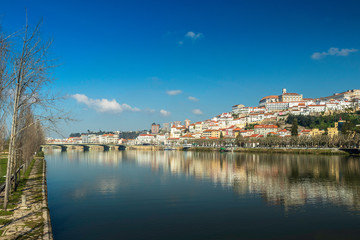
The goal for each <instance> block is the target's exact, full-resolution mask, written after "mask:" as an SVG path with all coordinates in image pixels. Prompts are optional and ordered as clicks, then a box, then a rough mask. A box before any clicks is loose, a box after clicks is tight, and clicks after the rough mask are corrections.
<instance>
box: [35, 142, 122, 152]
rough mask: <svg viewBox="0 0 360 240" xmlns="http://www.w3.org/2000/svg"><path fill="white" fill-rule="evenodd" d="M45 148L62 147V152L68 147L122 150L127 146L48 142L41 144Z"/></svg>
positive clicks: (88, 149)
mask: <svg viewBox="0 0 360 240" xmlns="http://www.w3.org/2000/svg"><path fill="white" fill-rule="evenodd" d="M44 148H61V151H62V152H66V151H67V150H68V149H76V150H83V151H91V150H97V151H98V150H102V151H112V150H115V151H120V150H125V148H126V146H125V145H122V144H113V143H109V144H107V143H47V144H44V145H41V150H42V149H44Z"/></svg>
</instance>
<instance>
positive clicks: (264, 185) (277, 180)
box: [125, 151, 360, 210]
mask: <svg viewBox="0 0 360 240" xmlns="http://www.w3.org/2000/svg"><path fill="white" fill-rule="evenodd" d="M125 158H131V159H135V161H136V162H137V163H138V164H139V165H143V166H151V167H152V168H153V169H154V170H161V171H163V172H168V173H171V174H178V175H180V174H181V175H187V176H193V177H195V178H197V179H209V180H211V181H212V182H213V183H214V184H216V185H221V186H223V187H231V188H232V189H233V190H234V191H235V192H236V193H238V194H240V195H244V194H259V195H260V196H261V197H263V198H264V199H265V200H266V201H267V202H269V203H271V204H281V205H284V206H285V207H286V208H287V207H292V206H298V205H304V204H306V203H308V204H311V203H315V202H316V203H319V202H320V203H324V204H327V203H329V204H335V205H345V206H348V207H351V208H354V209H357V210H360V200H359V199H360V185H359V183H360V163H359V160H358V159H346V157H340V156H331V157H329V156H307V155H263V154H220V153H214V152H206V153H197V152H175V151H174V152H144V151H126V156H125Z"/></svg>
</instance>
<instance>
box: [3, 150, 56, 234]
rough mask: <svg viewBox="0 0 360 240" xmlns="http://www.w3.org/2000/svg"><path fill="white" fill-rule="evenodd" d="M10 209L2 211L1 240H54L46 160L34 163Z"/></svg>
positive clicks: (10, 203)
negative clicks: (48, 197) (48, 202)
mask: <svg viewBox="0 0 360 240" xmlns="http://www.w3.org/2000/svg"><path fill="white" fill-rule="evenodd" d="M2 195H3V193H2ZM24 196H25V199H26V200H25V201H23V197H24ZM2 197H3V196H2ZM8 206H9V207H8V210H7V211H3V210H1V211H0V224H1V225H0V234H1V239H53V238H52V231H51V223H50V215H49V210H48V204H47V187H46V161H45V160H44V158H43V157H37V158H35V159H34V160H33V161H32V162H31V165H30V167H29V169H28V170H27V172H26V173H25V176H24V177H23V179H22V180H20V183H19V185H18V189H17V191H15V192H13V193H12V195H11V197H10V201H9V205H8Z"/></svg>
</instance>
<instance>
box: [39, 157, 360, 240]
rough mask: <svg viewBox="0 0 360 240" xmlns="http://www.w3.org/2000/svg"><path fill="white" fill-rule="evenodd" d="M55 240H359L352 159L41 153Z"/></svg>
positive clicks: (356, 172) (359, 169) (356, 168)
mask: <svg viewBox="0 0 360 240" xmlns="http://www.w3.org/2000/svg"><path fill="white" fill-rule="evenodd" d="M45 154H46V160H47V162H48V175H47V181H48V182H47V183H48V201H49V208H50V214H51V220H52V227H53V233H54V237H55V239H67V240H68V239H166V240H170V239H358V238H359V236H360V158H359V157H344V156H316V155H290V154H289V155H287V154H249V153H246V154H244V153H217V152H216V153H214V152H178V151H157V152H156V151H155V152H151V151H135V150H125V151H119V152H111V151H110V152H100V151H99V152H81V151H69V152H60V151H58V150H53V151H47V152H46V153H45Z"/></svg>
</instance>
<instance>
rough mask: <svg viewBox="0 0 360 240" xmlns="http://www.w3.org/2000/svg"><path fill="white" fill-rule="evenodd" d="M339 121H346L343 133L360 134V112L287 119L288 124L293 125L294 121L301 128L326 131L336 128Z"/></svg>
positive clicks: (301, 116)
mask: <svg viewBox="0 0 360 240" xmlns="http://www.w3.org/2000/svg"><path fill="white" fill-rule="evenodd" d="M339 120H344V121H345V123H344V125H343V126H342V127H345V130H343V133H346V132H347V131H354V132H357V133H360V127H359V126H357V125H360V111H358V112H356V113H334V114H331V115H320V116H303V115H300V116H295V115H289V116H288V117H287V119H286V121H285V122H286V123H287V124H293V123H294V121H297V123H298V125H299V126H302V127H305V128H311V129H313V128H319V129H323V130H326V129H327V128H331V127H334V126H335V122H338V121H339Z"/></svg>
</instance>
